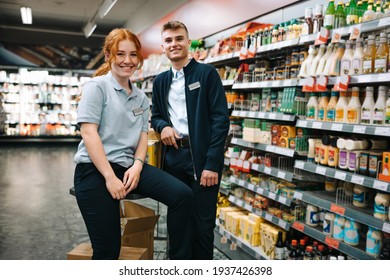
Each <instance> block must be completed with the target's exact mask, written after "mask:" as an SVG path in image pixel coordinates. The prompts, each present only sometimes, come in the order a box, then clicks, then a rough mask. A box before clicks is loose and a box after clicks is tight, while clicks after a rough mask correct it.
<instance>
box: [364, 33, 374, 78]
mask: <svg viewBox="0 0 390 280" xmlns="http://www.w3.org/2000/svg"><path fill="white" fill-rule="evenodd" d="M374 63H375V36H374V35H369V36H368V39H367V47H366V49H365V50H364V55H363V74H371V73H373V72H374Z"/></svg>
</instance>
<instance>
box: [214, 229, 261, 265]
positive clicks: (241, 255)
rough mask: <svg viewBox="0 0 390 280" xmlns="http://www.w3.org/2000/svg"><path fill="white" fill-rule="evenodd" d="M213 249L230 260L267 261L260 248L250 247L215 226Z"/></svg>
mask: <svg viewBox="0 0 390 280" xmlns="http://www.w3.org/2000/svg"><path fill="white" fill-rule="evenodd" d="M214 247H216V248H217V249H218V250H220V251H221V252H223V253H224V254H225V255H226V256H228V258H230V259H232V260H267V259H268V258H267V257H266V256H265V255H264V254H263V252H262V251H261V249H260V247H258V246H256V247H255V246H251V245H250V244H248V243H247V242H245V241H244V240H242V239H241V238H239V237H237V236H235V235H233V234H232V233H230V232H228V231H227V230H225V229H224V228H223V227H221V226H220V225H219V223H218V222H217V225H216V227H215V230H214Z"/></svg>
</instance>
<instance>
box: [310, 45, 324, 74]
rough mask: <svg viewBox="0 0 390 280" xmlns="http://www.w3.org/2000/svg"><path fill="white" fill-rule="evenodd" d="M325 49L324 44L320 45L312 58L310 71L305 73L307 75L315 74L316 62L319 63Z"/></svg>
mask: <svg viewBox="0 0 390 280" xmlns="http://www.w3.org/2000/svg"><path fill="white" fill-rule="evenodd" d="M325 50H326V46H325V45H324V44H322V45H320V47H319V49H318V53H317V55H316V56H315V58H314V59H313V62H312V63H311V66H310V71H308V73H307V74H308V76H315V75H316V71H317V68H318V64H319V63H320V59H321V58H322V57H323V56H324V55H325Z"/></svg>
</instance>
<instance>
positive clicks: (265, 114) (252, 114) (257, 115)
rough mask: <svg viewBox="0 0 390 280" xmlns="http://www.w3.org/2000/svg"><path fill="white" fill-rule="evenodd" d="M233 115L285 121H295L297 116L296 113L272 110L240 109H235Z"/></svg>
mask: <svg viewBox="0 0 390 280" xmlns="http://www.w3.org/2000/svg"><path fill="white" fill-rule="evenodd" d="M232 116H233V117H243V118H253V119H262V120H275V121H285V122H294V121H295V118H296V115H292V114H283V113H272V112H254V111H238V110H234V111H233V112H232Z"/></svg>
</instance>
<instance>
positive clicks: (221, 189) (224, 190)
mask: <svg viewBox="0 0 390 280" xmlns="http://www.w3.org/2000/svg"><path fill="white" fill-rule="evenodd" d="M219 192H220V193H222V194H224V195H226V196H229V195H230V191H229V190H227V189H225V188H222V187H219Z"/></svg>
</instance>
